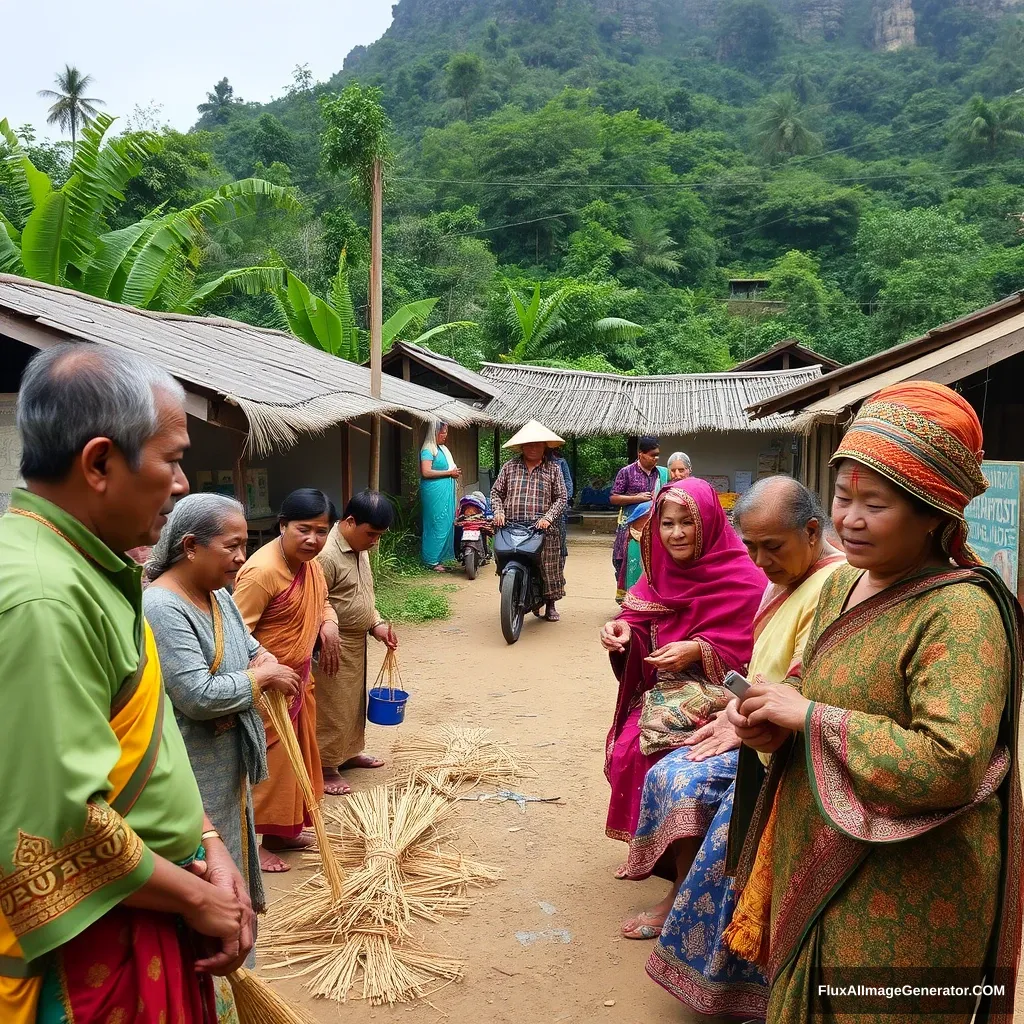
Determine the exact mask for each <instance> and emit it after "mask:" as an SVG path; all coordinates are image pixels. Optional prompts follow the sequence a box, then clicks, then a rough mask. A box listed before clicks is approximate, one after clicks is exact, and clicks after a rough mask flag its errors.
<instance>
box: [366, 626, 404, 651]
mask: <svg viewBox="0 0 1024 1024" xmlns="http://www.w3.org/2000/svg"><path fill="white" fill-rule="evenodd" d="M370 636H372V637H373V639H374V640H379V641H380V642H381V643H382V644H386V645H387V647H388V649H389V650H392V651H394V650H397V649H398V637H397V636H395V629H394V626H392V625H391V623H390V622H378V623H377V625H376V626H374V627H373V629H371V630H370Z"/></svg>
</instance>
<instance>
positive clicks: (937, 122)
mask: <svg viewBox="0 0 1024 1024" xmlns="http://www.w3.org/2000/svg"><path fill="white" fill-rule="evenodd" d="M1015 7H1016V4H1015V3H1013V2H1011V0H962V2H959V3H958V2H954V0H913V3H911V2H910V0H888V2H887V0H771V2H769V0H728V2H725V3H715V4H712V3H709V0H672V2H669V0H632V2H628V3H627V2H623V0H401V2H400V3H398V4H397V5H396V7H395V9H394V10H395V17H394V22H393V24H392V26H391V27H390V28H389V30H388V31H387V32H386V33H385V35H384V36H383V37H382V38H381V39H380V40H378V41H377V42H376V43H374V44H373V45H371V46H368V47H358V48H356V49H355V50H353V51H352V52H351V53H349V54H348V56H347V57H346V58H345V59H344V65H343V68H342V69H341V70H339V71H338V73H337V74H336V75H335V76H334V77H333V78H332V79H331V80H330V81H327V82H322V83H318V82H314V81H313V77H312V75H311V74H310V72H309V70H308V68H306V67H304V66H300V67H297V68H296V69H295V74H294V78H293V81H292V82H291V83H289V84H288V85H287V86H286V87H284V88H283V94H282V95H281V96H280V97H279V98H276V99H273V100H272V101H270V102H267V103H257V102H244V101H243V100H242V99H240V98H238V97H236V96H235V95H234V91H233V89H232V87H231V84H230V82H229V81H227V80H226V79H224V80H222V81H220V82H218V83H216V84H214V83H211V91H210V93H209V94H208V96H206V97H205V98H204V97H202V96H198V97H196V100H197V120H196V123H195V125H194V127H193V128H192V129H191V130H190V131H188V132H185V133H182V132H178V131H174V130H171V129H170V128H168V127H166V126H161V125H160V123H159V114H158V111H156V110H154V109H149V110H147V109H141V108H138V107H137V108H136V110H135V111H134V112H127V111H126V112H122V113H123V114H124V115H126V116H125V117H122V118H121V119H119V120H117V121H114V122H113V123H110V122H109V120H108V119H106V118H105V117H103V116H100V117H99V118H97V119H92V120H89V121H83V123H82V124H81V125H80V126H79V131H78V138H77V140H76V148H75V155H74V159H73V160H72V158H71V147H70V144H69V143H67V142H61V143H52V142H45V141H40V139H39V137H38V132H37V131H35V130H34V129H33V128H32V127H31V126H27V125H26V126H21V127H16V126H9V125H6V123H5V124H4V125H3V129H4V140H5V141H2V142H0V146H2V147H3V150H4V153H5V155H6V157H7V159H6V160H5V161H4V162H3V164H2V165H0V211H2V215H3V216H2V220H0V269H2V270H6V271H9V272H14V273H22V274H25V275H26V276H30V277H36V278H39V279H41V280H51V281H53V282H55V283H60V284H67V285H70V286H71V287H78V288H81V289H83V290H85V291H89V292H91V293H93V294H98V295H104V296H106V297H108V298H115V299H118V300H120V301H125V302H130V303H132V304H135V305H139V306H147V307H150V308H164V309H178V310H185V311H196V312H204V313H215V314H219V315H228V316H232V317H236V318H239V319H243V320H247V321H250V322H252V323H257V324H263V325H267V326H283V327H289V328H290V329H292V330H293V331H294V332H295V333H297V334H298V335H299V336H300V337H303V338H304V339H305V340H308V341H310V342H311V343H313V344H320V345H321V347H326V348H328V349H329V350H330V351H334V352H336V353H337V354H339V355H343V356H347V357H349V358H361V357H365V354H366V338H367V334H366V331H365V327H366V323H365V307H366V296H367V279H368V263H369V256H368V250H369V246H368V233H367V225H368V221H369V217H368V209H367V200H366V195H365V188H364V187H363V182H362V181H361V179H360V178H359V176H358V175H355V176H354V173H353V168H354V167H356V165H357V164H358V162H359V161H358V159H357V157H358V154H356V156H353V154H352V152H351V149H352V146H353V145H355V144H357V143H358V137H357V136H358V131H356V132H355V136H356V137H357V138H356V142H353V141H352V138H344V137H342V136H344V135H345V133H346V132H349V134H350V135H351V134H352V131H353V124H352V119H353V118H355V119H357V120H358V119H360V118H364V117H365V118H369V119H370V120H371V121H372V124H370V125H369V129H370V136H372V137H373V138H374V139H376V140H377V144H378V145H379V146H380V147H381V150H380V155H382V156H383V158H384V162H385V207H384V306H385V309H384V314H385V317H386V318H389V325H390V326H389V327H388V328H386V331H385V338H386V342H389V341H390V340H392V339H393V338H394V337H398V336H401V337H403V338H409V339H410V340H413V339H414V338H422V339H424V341H425V343H426V344H428V345H430V346H431V347H433V348H435V349H437V350H438V351H442V352H445V353H447V354H450V355H454V356H455V357H457V358H459V359H460V360H462V361H463V362H464V363H466V364H467V365H470V366H474V365H478V364H479V363H480V362H481V361H483V360H494V359H498V358H506V359H514V360H517V361H532V362H544V363H551V364H558V365H572V366H576V367H579V368H584V369H592V370H609V371H611V370H615V371H619V372H626V373H645V374H646V373H680V372H690V371H692V372H700V371H714V370H720V369H724V368H727V367H728V366H730V365H731V364H732V363H734V362H736V361H737V360H741V359H744V358H747V357H749V356H752V355H754V354H756V353H757V352H759V351H761V350H763V349H766V348H768V347H770V346H771V345H773V344H775V343H776V342H777V341H779V340H781V339H783V338H788V337H796V338H799V339H801V340H802V341H804V342H805V343H806V344H808V345H809V346H811V347H812V348H814V349H815V350H818V351H820V352H822V353H824V354H825V355H828V356H831V357H833V358H835V359H838V360H841V361H850V360H854V359H857V358H860V357H862V356H864V355H867V354H870V353H872V352H875V351H878V350H880V349H883V348H886V347H888V346H891V345H893V344H896V343H898V342H900V341H902V340H905V339H907V338H910V337H913V336H915V335H916V334H919V333H921V332H923V331H925V330H927V329H929V328H931V327H933V326H935V325H937V324H939V323H941V322H944V321H947V320H950V319H952V318H954V317H956V316H958V315H960V314H963V313H966V312H968V311H970V310H972V309H975V308H977V307H979V306H983V305H985V304H987V303H989V302H991V301H993V300H995V299H997V298H999V297H1001V296H1003V295H1005V294H1007V293H1009V292H1011V291H1013V290H1016V289H1019V288H1024V245H1022V242H1024V162H1022V159H1021V157H1022V155H1024V89H1022V87H1024V17H1022V16H1021V15H1022V14H1024V8H1021V9H1019V10H1015ZM314 30H315V26H311V31H314ZM339 63H340V60H339ZM68 70H69V71H70V70H74V69H68ZM85 70H90V69H85ZM92 70H95V69H92ZM40 84H41V85H45V84H46V83H45V82H41V83H40ZM378 104H379V105H378ZM380 108H383V110H381V109H380ZM2 113H3V111H0V115H2ZM356 127H357V128H358V125H357V126H356ZM364 127H366V126H364ZM339 133H340V135H339ZM5 229H6V230H5ZM755 277H756V278H763V279H765V280H767V281H770V286H768V288H767V290H766V291H764V292H763V294H762V295H761V296H760V297H761V298H762V299H764V300H765V302H766V303H767V304H766V305H763V306H759V307H757V308H758V309H759V310H760V312H759V313H758V314H757V315H747V316H736V315H730V313H729V312H728V308H727V306H726V304H725V302H723V300H724V299H725V298H726V297H727V296H728V281H729V279H731V278H755ZM428 299H436V300H437V301H436V302H426V301H424V300H428ZM752 308H753V307H752ZM392 314H394V316H392ZM325 339H326V340H325Z"/></svg>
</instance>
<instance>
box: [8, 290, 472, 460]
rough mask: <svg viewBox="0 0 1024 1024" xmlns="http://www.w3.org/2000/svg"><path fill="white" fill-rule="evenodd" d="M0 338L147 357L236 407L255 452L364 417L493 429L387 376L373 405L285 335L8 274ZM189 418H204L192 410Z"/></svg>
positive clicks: (365, 385) (354, 377) (347, 366)
mask: <svg viewBox="0 0 1024 1024" xmlns="http://www.w3.org/2000/svg"><path fill="white" fill-rule="evenodd" d="M0 335H6V336H7V337H9V338H13V339H15V340H16V341H21V342H23V343H25V344H28V345H34V346H35V347H37V348H41V347H45V346H47V345H52V344H55V343H57V342H60V341H80V342H90V343H93V344H98V345H111V346H114V347H117V348H123V349H128V350H130V351H132V352H135V353H137V354H138V355H141V356H145V357H146V358H147V359H151V360H152V361H153V362H154V363H157V364H158V365H160V366H161V367H163V368H164V369H165V370H167V371H168V373H171V374H172V375H173V376H174V377H176V378H177V379H178V380H179V381H180V382H181V383H182V385H183V386H184V387H185V389H186V391H188V392H190V393H191V394H192V395H195V396H199V397H200V398H207V399H210V400H214V401H216V402H218V403H220V402H223V403H227V404H228V405H229V406H234V407H236V410H235V416H236V418H237V422H238V423H240V424H241V426H242V427H243V428H245V427H247V429H248V431H249V437H250V442H249V443H250V446H251V448H252V450H253V452H254V453H255V454H257V455H264V454H266V453H267V452H269V451H270V450H271V449H273V448H280V449H283V448H289V447H291V446H292V445H293V444H294V443H295V442H296V441H297V440H298V439H299V436H300V435H301V434H308V433H314V434H315V433H322V432H323V431H324V430H327V429H328V428H329V427H333V426H335V425H336V424H338V423H344V422H346V421H348V420H354V419H357V418H359V417H361V416H370V415H381V416H389V415H394V414H395V413H403V412H404V413H408V414H410V415H411V416H413V417H414V418H416V419H419V420H424V421H427V420H433V419H441V420H444V421H445V422H446V423H451V424H452V425H454V426H466V425H468V424H471V423H491V422H492V420H491V418H490V416H488V415H487V414H485V413H482V412H480V411H479V410H476V409H473V408H471V407H470V406H468V405H466V404H464V403H463V402H459V401H456V400H454V399H450V398H448V396H446V395H442V394H438V393H437V392H436V391H431V390H429V389H428V388H423V387H419V386H418V385H416V384H411V383H409V382H407V381H403V380H400V379H398V378H395V377H388V376H385V377H384V380H383V384H382V390H381V397H380V398H379V399H374V398H371V397H370V371H369V369H367V368H366V367H364V366H359V365H358V364H357V363H351V362H349V361H348V360H345V359H339V358H338V357H336V356H332V355H329V354H327V353H326V352H321V351H320V350H319V349H315V348H312V347H311V346H309V345H306V344H305V343H303V342H301V341H299V339H298V338H295V337H293V336H292V335H290V334H286V333H284V332H283V331H275V330H270V329H267V328H263V327H253V326H252V325H251V324H245V323H240V322H239V321H236V320H224V319H219V318H216V317H200V316H183V315H180V314H176V313H160V312H152V311H150V310H144V309H136V308H134V307H132V306H124V305H120V304H118V303H114V302H107V301H105V300H103V299H97V298H93V297H92V296H90V295H84V294H82V293H81V292H75V291H69V290H68V289H66V288H58V287H56V286H54V285H48V284H42V283H40V282H38V281H30V280H27V279H25V278H22V277H14V276H12V275H9V274H0ZM203 409H204V410H205V403H203ZM238 410H240V411H241V413H242V414H244V418H243V417H241V416H238ZM189 411H190V412H192V413H193V414H196V415H202V416H203V418H205V412H203V413H200V412H199V407H198V406H197V405H195V404H193V405H192V406H190V408H189Z"/></svg>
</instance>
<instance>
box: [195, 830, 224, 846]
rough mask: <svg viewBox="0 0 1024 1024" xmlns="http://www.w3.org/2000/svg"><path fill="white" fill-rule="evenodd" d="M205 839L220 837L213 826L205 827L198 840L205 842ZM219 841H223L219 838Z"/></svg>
mask: <svg viewBox="0 0 1024 1024" xmlns="http://www.w3.org/2000/svg"><path fill="white" fill-rule="evenodd" d="M207 839H220V833H219V832H218V831H217V830H216V829H215V828H211V829H207V830H206V831H205V832H204V833H203V835H202V838H201V839H200V842H203V843H205V842H206V840H207ZM220 841H221V842H224V840H223V839H221V840H220Z"/></svg>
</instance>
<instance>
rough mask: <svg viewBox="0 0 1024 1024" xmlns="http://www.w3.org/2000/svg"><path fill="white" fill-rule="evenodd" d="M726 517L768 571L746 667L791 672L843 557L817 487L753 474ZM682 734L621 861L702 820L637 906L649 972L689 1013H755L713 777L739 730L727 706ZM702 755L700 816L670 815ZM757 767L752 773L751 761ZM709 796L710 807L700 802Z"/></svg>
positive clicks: (647, 784) (727, 790)
mask: <svg viewBox="0 0 1024 1024" xmlns="http://www.w3.org/2000/svg"><path fill="white" fill-rule="evenodd" d="M734 522H735V523H736V526H737V529H738V530H739V532H740V536H741V538H742V540H743V543H744V545H746V548H747V551H748V552H749V553H750V557H751V559H753V561H754V563H755V564H756V565H757V566H759V567H760V568H761V569H763V570H764V572H765V574H766V575H767V577H768V579H769V580H770V581H771V583H770V584H769V586H768V588H767V589H766V590H765V592H764V597H763V598H762V600H761V607H760V609H759V610H758V613H757V617H756V618H755V619H754V652H753V654H752V656H751V658H750V668H749V670H748V673H749V677H750V678H751V679H759V680H763V681H767V682H772V683H778V682H781V681H782V680H783V679H787V678H788V679H794V678H799V675H800V664H801V657H802V652H803V647H804V642H805V641H806V639H807V634H808V632H809V631H810V628H811V623H812V621H813V619H814V611H815V608H816V607H817V604H818V595H819V594H820V592H821V588H822V587H823V586H824V585H825V582H826V580H828V578H829V577H830V576H831V575H832V573H833V572H835V571H836V570H837V569H838V568H839V566H840V565H841V564H842V563H843V560H844V559H843V555H842V554H840V553H839V552H838V551H836V550H835V548H833V547H831V546H830V545H829V543H828V542H827V540H826V539H825V535H824V530H825V525H826V519H825V513H824V511H823V510H822V508H821V504H820V502H819V501H818V498H817V496H816V495H815V494H814V493H813V492H811V491H809V490H808V489H807V488H806V487H804V486H803V485H802V484H800V483H798V482H797V481H795V480H793V479H791V478H790V477H783V476H776V477H769V478H768V479H766V480H759V481H758V482H757V483H756V484H754V486H753V487H752V488H750V490H748V491H747V492H746V493H745V494H744V495H743V496H742V498H740V500H739V502H737V505H736V509H735V513H734ZM686 744H687V746H686V748H685V749H682V750H676V751H673V752H672V753H671V754H669V755H668V756H667V757H666V758H664V759H663V760H662V761H659V762H658V764H656V765H655V766H654V767H653V768H652V769H651V770H650V771H649V772H648V773H647V778H646V780H645V781H644V794H643V801H642V808H641V812H640V824H639V827H638V828H637V832H636V836H635V838H634V840H633V844H632V846H631V847H630V856H629V862H628V864H627V869H628V871H629V874H630V877H632V878H645V877H647V876H648V875H649V874H650V873H651V872H652V870H653V868H654V866H655V864H656V863H657V862H658V860H659V859H660V858H661V857H662V856H663V855H664V854H665V852H666V851H667V850H669V849H670V848H671V847H672V846H673V845H676V844H690V845H689V849H690V850H692V849H693V845H694V843H695V837H696V836H699V835H700V833H701V832H702V831H703V830H704V827H705V826H706V833H705V834H704V838H703V841H702V842H701V845H700V847H699V849H698V851H697V854H696V856H695V857H694V859H693V865H692V867H691V868H690V870H689V872H688V873H687V875H686V876H685V879H684V880H682V882H681V884H680V883H679V882H677V884H676V885H675V886H673V888H672V891H671V893H670V895H669V896H668V897H667V898H666V899H665V900H664V901H663V902H662V903H661V904H659V905H658V906H657V907H654V908H653V909H652V910H650V911H647V912H646V913H645V914H643V915H641V917H642V919H643V920H642V924H644V925H646V927H647V928H648V929H649V931H650V933H651V934H656V933H657V932H658V931H659V930H660V933H661V941H660V942H659V943H658V945H657V946H656V947H655V950H654V952H653V953H652V954H651V958H650V960H649V961H648V963H647V973H648V974H649V975H650V976H651V977H652V978H653V979H654V980H655V981H657V982H658V983H659V984H661V985H663V986H664V987H665V988H666V989H668V991H669V992H671V993H672V994H673V995H674V996H675V997H676V998H677V999H680V1000H682V1001H683V1002H684V1003H686V1004H687V1005H688V1006H689V1007H690V1008H691V1009H692V1010H695V1011H696V1012H698V1013H703V1014H708V1015H713V1016H718V1015H725V1014H740V1013H741V1014H743V1015H744V1016H747V1017H759V1016H763V1015H764V1010H765V1006H766V1004H767V1001H768V987H767V983H766V982H765V979H764V977H763V975H762V974H761V971H760V970H759V969H758V968H757V967H756V966H754V964H752V963H750V962H748V961H746V960H742V959H740V958H738V957H737V956H735V955H734V954H733V953H731V952H730V951H729V949H728V948H727V947H726V946H725V945H724V943H723V932H724V930H725V929H726V927H727V926H728V924H729V922H730V920H731V919H732V913H733V907H734V905H735V902H736V891H735V886H734V880H733V879H732V878H731V877H729V876H728V875H726V874H725V850H726V837H727V835H728V832H729V824H730V820H731V818H732V814H733V794H734V783H733V782H732V781H729V782H728V784H727V785H723V779H724V778H725V777H727V776H728V774H729V773H730V772H731V773H735V771H736V762H737V748H738V747H739V745H740V740H739V737H738V736H737V735H736V731H735V729H734V728H733V727H732V725H731V724H730V722H729V721H728V718H727V717H726V715H724V714H719V715H718V716H717V717H716V718H715V720H714V721H713V722H711V723H709V724H708V725H706V726H705V727H704V728H703V729H700V730H698V731H697V732H696V733H694V734H693V735H691V736H690V737H689V738H688V739H687V740H686ZM701 764H706V765H709V766H712V765H714V766H716V767H715V771H716V781H715V785H714V786H713V788H712V787H709V788H708V789H706V790H705V793H704V804H703V807H704V819H703V820H697V821H695V820H694V818H693V816H692V815H685V814H684V815H680V814H679V807H680V806H683V807H685V806H686V805H687V803H688V802H689V801H691V800H692V799H693V797H694V795H695V793H696V792H697V789H698V787H700V786H702V785H707V782H706V780H705V779H704V778H703V777H702V775H701V773H700V771H699V766H700V765H701ZM755 767H756V770H757V771H758V772H760V765H759V764H757V765H755ZM695 768H698V771H696V772H695V770H694V769H695ZM713 794H717V795H718V800H719V802H718V809H717V811H715V810H714V808H713V806H710V805H711V803H712V800H711V799H710V798H711V797H712V795H713ZM711 814H713V815H714V816H713V817H712V818H711V821H710V824H707V816H708V815H711ZM698 937H699V939H698Z"/></svg>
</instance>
